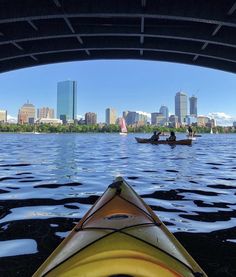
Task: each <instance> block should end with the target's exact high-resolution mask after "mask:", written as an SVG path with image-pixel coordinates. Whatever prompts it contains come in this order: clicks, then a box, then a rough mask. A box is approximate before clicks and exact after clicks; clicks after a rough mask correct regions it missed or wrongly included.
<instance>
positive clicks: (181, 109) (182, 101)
mask: <svg viewBox="0 0 236 277" xmlns="http://www.w3.org/2000/svg"><path fill="white" fill-rule="evenodd" d="M187 99H188V97H187V94H186V93H184V92H177V93H176V95H175V115H176V116H178V122H179V123H180V124H183V123H184V122H185V117H186V115H187V111H188V102H187Z"/></svg>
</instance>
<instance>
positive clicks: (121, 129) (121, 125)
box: [120, 117, 128, 135]
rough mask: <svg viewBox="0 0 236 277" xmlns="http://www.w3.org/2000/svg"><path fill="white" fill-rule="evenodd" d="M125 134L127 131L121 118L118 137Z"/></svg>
mask: <svg viewBox="0 0 236 277" xmlns="http://www.w3.org/2000/svg"><path fill="white" fill-rule="evenodd" d="M127 134H128V130H127V127H126V122H125V119H124V117H122V118H121V119H120V135H127Z"/></svg>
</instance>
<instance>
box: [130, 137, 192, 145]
mask: <svg viewBox="0 0 236 277" xmlns="http://www.w3.org/2000/svg"><path fill="white" fill-rule="evenodd" d="M135 139H136V141H137V142H139V143H151V144H169V145H176V144H177V145H191V144H192V140H191V139H181V140H176V141H168V140H158V141H151V140H150V139H145V138H137V137H136V138H135Z"/></svg>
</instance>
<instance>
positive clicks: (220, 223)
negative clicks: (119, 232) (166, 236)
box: [0, 134, 236, 276]
mask: <svg viewBox="0 0 236 277" xmlns="http://www.w3.org/2000/svg"><path fill="white" fill-rule="evenodd" d="M135 136H139V137H148V136H150V134H135V135H134V134H129V135H128V136H120V135H118V134H39V135H36V134H0V140H1V143H0V153H1V154H0V276H31V275H32V273H33V272H34V271H35V270H36V269H37V267H38V266H39V265H40V264H41V263H42V262H43V261H44V260H45V258H46V257H47V256H48V255H49V254H50V253H51V252H52V251H53V250H54V249H55V247H56V246H57V245H58V244H59V243H60V242H61V241H62V239H63V238H64V237H65V236H66V235H67V234H68V232H69V231H70V230H71V229H72V228H73V227H74V225H75V224H76V223H77V222H78V221H79V219H80V218H81V217H82V216H83V215H84V213H85V212H86V211H87V210H88V209H89V208H90V207H91V205H92V204H93V203H94V202H95V201H96V199H97V198H98V197H99V196H100V195H101V194H102V193H103V192H104V190H105V189H106V187H107V186H108V185H109V184H110V183H111V182H112V181H113V180H114V178H115V177H116V176H123V177H124V178H125V179H126V181H128V183H129V184H130V185H132V186H133V188H134V189H135V190H136V192H137V193H138V194H139V195H141V196H142V197H143V199H144V200H145V202H147V203H148V204H149V205H150V206H151V207H152V209H153V210H154V211H155V212H156V213H157V215H158V216H159V217H160V219H161V220H162V221H163V222H164V223H165V224H166V225H167V227H168V228H169V229H170V231H172V232H174V233H175V236H176V237H177V238H178V239H179V240H180V242H181V243H182V244H183V245H184V246H185V247H186V248H187V250H188V251H189V252H190V253H191V255H192V256H193V257H194V258H195V260H196V261H197V262H198V263H199V264H200V265H201V266H202V268H203V269H204V270H205V271H206V272H207V273H208V275H209V276H236V151H235V149H236V135H234V134H232V135H228V134H227V135H220V134H218V135H210V134H208V135H207V134H206V135H205V134H204V135H202V137H199V138H197V140H196V141H193V144H192V146H181V145H177V146H176V147H172V146H169V145H149V144H138V143H137V142H136V141H135V139H134V137H135ZM177 138H178V139H181V138H185V135H184V134H177ZM164 139H165V138H164Z"/></svg>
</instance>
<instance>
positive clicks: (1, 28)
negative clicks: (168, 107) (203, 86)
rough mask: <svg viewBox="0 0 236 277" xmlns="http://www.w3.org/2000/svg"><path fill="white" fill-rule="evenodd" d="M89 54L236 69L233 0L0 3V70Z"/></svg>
mask: <svg viewBox="0 0 236 277" xmlns="http://www.w3.org/2000/svg"><path fill="white" fill-rule="evenodd" d="M94 59H142V60H156V61H169V62H178V63H185V64H191V65H198V66H205V67H210V68H216V69H221V70H225V71H229V72H236V1H235V0H214V1H213V0H38V1H34V0H2V1H0V72H5V71H9V70H14V69H18V68H24V67H29V66H36V65H42V64H49V63H57V62H65V61H81V60H94Z"/></svg>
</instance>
